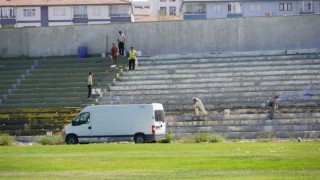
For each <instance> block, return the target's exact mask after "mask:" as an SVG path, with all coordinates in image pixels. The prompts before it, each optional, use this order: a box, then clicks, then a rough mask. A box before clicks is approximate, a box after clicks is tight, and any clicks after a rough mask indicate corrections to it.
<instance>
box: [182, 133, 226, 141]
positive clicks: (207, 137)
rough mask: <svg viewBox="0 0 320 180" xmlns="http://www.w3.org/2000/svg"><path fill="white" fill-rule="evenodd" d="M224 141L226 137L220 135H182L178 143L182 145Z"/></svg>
mask: <svg viewBox="0 0 320 180" xmlns="http://www.w3.org/2000/svg"><path fill="white" fill-rule="evenodd" d="M224 140H225V137H224V136H222V135H219V134H192V135H181V136H179V138H178V141H179V142H181V143H216V142H222V141H224Z"/></svg>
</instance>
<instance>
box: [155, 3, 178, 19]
mask: <svg viewBox="0 0 320 180" xmlns="http://www.w3.org/2000/svg"><path fill="white" fill-rule="evenodd" d="M149 2H150V15H151V16H180V11H179V9H180V6H181V0H149Z"/></svg>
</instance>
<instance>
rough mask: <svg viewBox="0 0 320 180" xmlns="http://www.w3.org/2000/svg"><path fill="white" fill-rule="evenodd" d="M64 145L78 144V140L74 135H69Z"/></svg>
mask: <svg viewBox="0 0 320 180" xmlns="http://www.w3.org/2000/svg"><path fill="white" fill-rule="evenodd" d="M66 143H67V144H78V143H79V142H78V138H77V137H76V136H75V135H69V136H67V138H66Z"/></svg>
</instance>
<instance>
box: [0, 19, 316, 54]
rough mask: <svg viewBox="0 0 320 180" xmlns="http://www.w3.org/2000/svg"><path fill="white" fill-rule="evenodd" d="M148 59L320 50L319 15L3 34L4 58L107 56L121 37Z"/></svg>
mask: <svg viewBox="0 0 320 180" xmlns="http://www.w3.org/2000/svg"><path fill="white" fill-rule="evenodd" d="M119 30H122V31H123V32H124V33H125V35H126V37H127V42H128V43H127V48H128V47H129V46H134V47H135V49H136V50H140V51H142V53H143V54H144V55H157V54H177V53H208V52H228V51H233V52H236V51H262V50H280V49H308V48H320V39H319V32H320V15H302V16H286V17H247V18H232V19H212V20H198V21H176V22H172V21H171V22H152V23H118V24H105V25H90V26H88V25H86V26H61V27H41V28H22V29H1V30H0V57H14V56H22V55H26V56H31V57H32V56H64V55H76V54H77V49H78V47H79V46H88V50H89V54H100V53H102V52H105V50H106V46H107V45H106V44H107V36H108V49H109V48H111V43H112V42H116V39H117V34H118V31H119Z"/></svg>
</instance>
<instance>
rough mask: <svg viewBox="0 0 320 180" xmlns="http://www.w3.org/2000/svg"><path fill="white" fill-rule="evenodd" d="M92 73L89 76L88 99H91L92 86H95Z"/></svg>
mask: <svg viewBox="0 0 320 180" xmlns="http://www.w3.org/2000/svg"><path fill="white" fill-rule="evenodd" d="M92 76H93V74H92V72H89V76H88V98H90V97H91V92H92V84H93V79H92Z"/></svg>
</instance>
